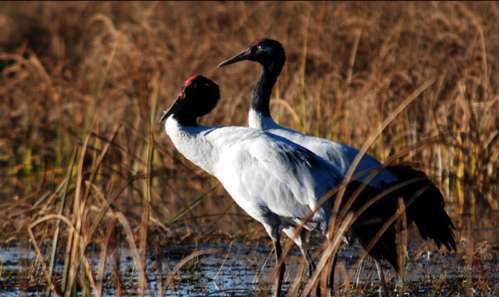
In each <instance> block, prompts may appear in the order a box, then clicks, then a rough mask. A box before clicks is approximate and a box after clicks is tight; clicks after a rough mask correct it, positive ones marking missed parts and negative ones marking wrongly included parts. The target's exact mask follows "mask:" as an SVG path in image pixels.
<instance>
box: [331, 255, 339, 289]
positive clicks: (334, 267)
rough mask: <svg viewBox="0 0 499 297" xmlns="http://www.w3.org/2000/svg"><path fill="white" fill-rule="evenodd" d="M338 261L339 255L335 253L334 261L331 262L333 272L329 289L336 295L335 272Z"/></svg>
mask: <svg viewBox="0 0 499 297" xmlns="http://www.w3.org/2000/svg"><path fill="white" fill-rule="evenodd" d="M337 261H338V257H337V255H334V258H333V261H332V262H331V272H330V274H329V289H330V291H331V292H330V295H331V296H334V274H335V272H336V262H337Z"/></svg>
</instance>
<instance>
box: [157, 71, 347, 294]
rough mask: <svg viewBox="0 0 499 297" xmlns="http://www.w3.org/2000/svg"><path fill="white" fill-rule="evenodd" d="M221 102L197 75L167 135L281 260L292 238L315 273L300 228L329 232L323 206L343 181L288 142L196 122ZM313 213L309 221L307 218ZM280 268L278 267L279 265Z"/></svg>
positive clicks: (175, 108)
mask: <svg viewBox="0 0 499 297" xmlns="http://www.w3.org/2000/svg"><path fill="white" fill-rule="evenodd" d="M218 98H219V92H218V86H217V85H216V84H215V83H213V82H212V81H210V80H208V79H207V78H204V77H202V76H194V77H191V78H189V79H188V80H187V81H186V82H185V83H184V88H183V90H182V92H181V94H180V95H179V97H178V98H177V100H176V101H175V103H174V104H173V105H172V107H171V108H170V109H169V110H168V111H166V112H165V113H164V114H163V116H162V118H161V121H164V120H166V123H165V131H166V133H167V134H168V136H169V137H170V139H171V141H172V142H173V144H174V146H175V147H176V148H177V150H178V151H179V152H180V153H182V155H183V156H184V157H185V158H187V159H189V160H190V161H191V162H193V163H194V164H196V165H197V166H199V167H201V168H202V169H203V170H205V171H206V172H208V173H210V174H212V175H213V176H215V177H216V178H217V179H218V180H219V181H220V182H221V183H222V185H223V186H224V188H225V189H226V190H227V192H228V193H229V194H230V195H231V197H232V198H233V199H234V201H235V202H236V203H237V204H238V205H239V206H240V207H241V208H242V209H244V211H245V212H246V213H247V214H248V215H250V216H251V217H252V218H254V219H255V220H257V221H258V222H260V223H261V224H262V225H263V227H264V228H265V230H266V232H267V233H268V234H269V236H270V237H271V238H272V241H273V243H274V248H275V252H276V256H277V261H279V258H280V257H281V246H280V231H283V232H284V233H285V234H286V235H288V236H289V237H291V238H292V239H293V240H294V242H295V244H296V245H297V246H298V247H299V248H300V251H301V253H302V255H303V256H304V257H305V259H306V261H307V262H308V264H309V271H310V272H311V271H312V269H313V263H312V260H311V257H310V255H309V253H308V251H307V248H306V246H305V245H306V242H305V240H304V235H305V234H304V232H300V233H299V236H298V237H294V233H295V227H297V226H299V225H302V224H304V227H305V229H307V230H312V229H315V228H317V227H319V228H320V230H321V231H322V233H323V234H326V232H327V226H328V223H329V216H330V209H331V204H332V201H331V199H329V200H327V202H326V203H324V204H323V205H318V201H319V200H320V199H321V198H322V197H323V196H324V195H325V194H326V192H328V191H330V190H332V189H333V188H334V187H335V186H337V185H338V184H339V183H340V182H341V181H342V176H341V174H340V173H339V172H338V171H337V170H336V169H335V168H334V167H333V166H332V165H331V164H330V163H329V162H327V161H325V160H324V159H322V158H321V157H319V156H317V155H315V154H314V153H312V152H310V151H309V150H307V149H306V148H304V147H302V146H300V145H297V144H295V143H293V142H291V141H289V140H287V139H285V138H283V137H280V136H277V135H273V134H271V133H267V132H264V131H262V130H260V129H253V128H246V127H227V126H225V127H224V126H218V127H206V126H200V125H198V124H197V118H198V117H200V116H202V115H204V114H206V113H208V112H209V111H211V110H212V109H213V108H214V107H215V105H216V103H217V101H218ZM311 212H314V215H313V216H312V218H311V219H310V220H307V221H305V219H306V217H307V215H308V214H310V213H311ZM276 263H277V262H276ZM283 274H284V265H280V266H279V274H278V278H277V280H276V291H275V292H274V294H275V295H274V296H279V292H280V287H281V283H282V278H283Z"/></svg>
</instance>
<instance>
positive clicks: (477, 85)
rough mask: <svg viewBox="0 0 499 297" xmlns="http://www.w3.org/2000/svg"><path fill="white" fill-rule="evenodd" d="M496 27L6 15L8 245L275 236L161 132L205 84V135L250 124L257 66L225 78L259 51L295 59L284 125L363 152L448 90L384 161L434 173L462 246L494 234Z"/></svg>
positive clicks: (25, 7)
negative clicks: (214, 91)
mask: <svg viewBox="0 0 499 297" xmlns="http://www.w3.org/2000/svg"><path fill="white" fill-rule="evenodd" d="M498 19H499V10H498V5H497V2H488V3H480V2H478V3H477V2H473V3H462V2H458V3H436V2H432V3H402V4H400V3H397V4H392V3H302V2H294V3H273V2H265V3H264V2H258V3H249V2H237V3H218V2H216V3H215V2H211V3H204V2H203V3H184V2H182V3H156V2H154V3H152V2H130V3H118V2H113V3H109V2H78V3H66V2H43V3H20V2H3V3H2V4H1V5H0V27H1V28H2V29H1V30H0V98H1V99H0V204H1V207H0V216H1V217H2V218H3V220H2V221H1V222H0V231H1V232H0V234H1V235H0V240H1V242H3V243H8V242H19V241H22V240H23V239H28V238H29V237H28V234H31V239H32V240H33V239H35V238H36V239H38V240H41V242H45V243H46V244H48V243H47V242H52V243H53V240H54V238H58V237H61V238H64V240H65V242H66V244H65V245H64V246H66V248H68V247H72V248H73V250H70V252H69V254H71V253H74V255H73V257H74V258H73V261H76V260H75V259H77V258H78V257H77V254H78V252H77V251H78V250H80V251H82V250H83V252H84V251H85V247H86V245H87V244H90V243H96V242H101V243H103V244H104V243H107V242H108V240H109V238H110V237H112V234H113V232H116V233H120V234H124V235H123V236H125V237H126V238H127V240H128V242H129V243H130V245H132V244H133V238H134V236H137V238H139V241H140V243H139V246H138V247H144V246H145V244H146V242H147V238H148V234H149V236H154V237H153V238H156V237H157V238H165V236H164V235H166V238H168V239H169V240H174V241H179V240H188V239H195V240H199V239H200V238H202V239H203V240H210V239H211V238H214V237H216V236H217V235H223V236H229V237H233V238H236V237H237V238H242V239H248V238H255V237H260V236H262V230H260V227H259V226H258V225H257V224H256V223H254V222H252V221H251V220H250V219H249V218H246V217H241V214H242V211H241V210H239V209H238V208H237V207H236V206H235V204H234V203H233V202H232V200H231V199H230V197H229V196H228V195H227V194H226V193H225V192H224V191H223V190H222V189H221V187H217V182H216V180H214V179H213V178H210V177H208V176H207V175H206V174H205V173H203V172H202V171H201V170H200V169H198V168H196V167H194V166H193V165H191V164H190V163H189V162H188V161H186V160H185V159H183V158H182V157H181V156H179V154H178V153H177V152H176V151H175V149H174V148H173V146H172V145H171V143H170V142H169V140H168V138H167V136H166V135H165V134H164V132H163V129H162V127H161V126H159V125H157V123H156V118H157V116H158V115H159V114H160V112H161V110H162V109H164V108H166V107H167V106H169V104H170V102H171V100H173V99H174V98H175V96H176V94H177V92H178V91H179V88H180V86H181V84H182V82H183V80H184V79H185V78H186V77H188V76H189V75H190V74H192V73H202V74H204V75H206V76H208V77H210V78H212V79H214V80H215V81H217V82H218V83H219V85H220V87H221V91H222V100H221V102H220V104H219V106H218V107H217V108H216V110H215V111H214V112H213V113H212V114H210V115H209V116H207V117H206V118H205V119H204V120H203V123H206V124H230V125H244V124H246V115H247V110H248V106H249V96H250V91H251V88H252V87H253V85H254V83H255V81H256V79H257V75H258V71H259V67H258V66H257V65H255V64H250V63H246V64H244V63H243V64H239V65H237V66H232V67H228V68H226V69H224V70H223V71H222V70H218V69H216V65H217V64H218V63H219V62H220V61H222V60H223V59H224V58H226V57H228V56H231V55H233V54H235V53H237V52H239V51H240V50H242V49H243V48H245V47H246V46H247V45H248V44H249V43H250V42H252V41H254V40H256V39H258V38H261V37H271V38H274V39H277V40H280V41H281V42H282V43H283V44H284V46H285V48H286V51H287V64H286V66H285V69H284V71H283V73H282V75H281V77H280V79H279V81H278V84H277V86H276V88H275V90H274V93H273V97H274V98H273V101H272V103H273V104H272V108H271V109H272V113H273V115H274V116H275V118H276V119H277V120H278V121H279V122H280V123H282V124H283V125H285V126H288V127H292V128H294V129H298V130H301V131H304V132H307V133H310V134H313V135H318V136H321V137H326V138H330V139H334V140H337V141H340V142H343V143H347V144H350V145H352V146H354V147H361V146H362V144H363V143H364V141H365V140H366V139H367V138H368V136H369V135H370V133H372V132H373V130H374V129H375V127H377V126H378V125H379V124H380V123H381V122H382V121H383V120H384V119H385V118H386V117H387V116H388V115H389V114H390V112H391V111H392V110H394V109H395V108H396V107H397V106H398V104H400V103H401V102H402V100H403V99H404V98H406V97H407V96H408V95H409V94H410V93H411V92H412V91H413V90H414V89H416V88H417V87H418V86H419V85H421V84H422V83H423V82H425V81H426V80H429V79H435V83H434V84H433V85H432V86H431V87H430V88H429V89H428V90H426V91H425V92H424V93H423V94H422V95H421V96H420V97H419V98H418V99H417V100H416V102H415V103H413V104H412V105H411V106H410V107H409V108H408V109H407V110H406V111H404V112H403V114H402V115H400V116H399V117H398V118H397V119H396V121H395V122H394V123H392V124H391V125H390V126H389V127H388V128H387V129H386V130H385V131H384V132H383V134H382V137H380V138H379V139H378V141H377V142H376V143H375V145H374V146H373V147H371V149H370V150H369V153H371V154H373V155H374V156H376V157H377V158H379V159H380V160H383V161H384V160H388V159H390V158H392V157H394V156H395V157H396V158H399V159H400V160H404V161H411V162H414V163H416V164H417V166H418V167H419V168H421V169H423V170H424V171H425V172H427V173H428V174H429V175H430V176H431V177H432V178H433V180H434V181H435V182H437V184H438V185H439V186H440V188H441V189H442V191H443V192H444V194H445V197H446V199H447V205H448V209H449V211H451V213H452V214H453V217H454V218H455V220H456V222H457V224H458V227H459V229H461V230H463V229H464V228H465V227H466V226H474V227H481V226H483V227H484V228H485V227H487V228H490V227H492V230H497V229H496V228H497V211H498V207H499V202H498V197H497V194H498V192H497V185H498V180H499V178H498V168H499V167H498V159H499V158H498V157H499V156H498V153H497V140H498V126H499V120H498V114H499V106H498V96H499V76H498V73H499V72H498V71H499V69H498V67H499V27H498V26H497V20H498ZM234 216H237V218H239V219H238V220H234ZM96 218H97V219H96ZM241 218H246V219H241ZM463 218H464V219H463ZM64 219H66V220H67V221H64ZM62 223H64V224H63V225H59V224H62ZM248 224H251V225H250V226H251V228H248V227H247V226H248ZM62 226H64V228H63V229H61V233H60V234H59V233H57V235H56V236H55V237H54V234H53V233H54V230H55V229H57V230H58V231H57V232H59V228H60V227H62ZM68 226H70V227H71V228H69V227H68ZM117 226H118V227H117ZM54 227H55V229H54ZM115 227H116V228H119V229H120V230H123V231H122V232H118V231H116V230H115ZM110 230H111V231H110ZM113 230H114V231H113ZM27 231H29V232H27ZM31 231H32V233H30V232H31ZM156 233H158V234H162V236H155V235H154V234H156ZM471 233H472V232H471V231H470V232H468V233H466V232H461V234H460V239H461V240H463V238H466V234H468V235H470V236H471ZM151 234H153V235H151ZM127 236H128V237H127ZM130 237H131V238H130ZM150 238H151V237H150ZM80 240H81V242H83V243H85V244H84V246H85V247H82V246H79V245H78V244H75V242H77V243H78V242H80ZM493 241H494V244H497V233H495V235H493ZM56 242H57V241H56ZM55 245H56V246H57V243H56V244H55ZM42 250H43V249H42ZM75 250H76V251H75ZM139 250H140V251H141V253H142V254H140V255H137V256H138V257H145V254H144V252H143V250H144V249H140V248H139ZM67 261H69V260H67ZM78 261H84V259H83V260H81V259H80V260H78ZM83 265H85V263H83ZM74 273H76V272H74ZM68 279H71V278H70V277H69V278H68ZM69 287H71V286H69Z"/></svg>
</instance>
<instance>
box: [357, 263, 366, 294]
mask: <svg viewBox="0 0 499 297" xmlns="http://www.w3.org/2000/svg"><path fill="white" fill-rule="evenodd" d="M364 261H365V258H364V259H363V260H362V262H360V265H359V267H358V268H357V271H356V272H355V286H356V287H358V286H359V283H360V274H361V273H362V268H363V267H364Z"/></svg>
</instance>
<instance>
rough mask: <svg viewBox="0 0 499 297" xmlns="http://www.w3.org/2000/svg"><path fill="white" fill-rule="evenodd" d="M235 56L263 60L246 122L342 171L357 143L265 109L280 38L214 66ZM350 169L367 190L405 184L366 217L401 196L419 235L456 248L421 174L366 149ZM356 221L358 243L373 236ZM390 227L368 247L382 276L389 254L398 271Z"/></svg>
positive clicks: (388, 211) (433, 190)
mask: <svg viewBox="0 0 499 297" xmlns="http://www.w3.org/2000/svg"><path fill="white" fill-rule="evenodd" d="M240 61H254V62H257V63H259V64H260V65H261V66H262V72H261V75H260V78H259V79H258V81H257V83H256V86H255V87H254V89H253V93H252V96H251V105H250V110H249V114H248V124H249V127H252V128H257V129H261V130H264V131H266V132H269V133H271V134H274V135H278V136H281V137H283V138H286V139H288V140H290V141H292V142H294V143H296V144H299V145H301V146H303V147H305V148H307V149H309V150H310V151H312V152H314V153H315V154H317V155H318V156H320V157H322V158H324V159H325V160H327V161H329V163H330V164H331V165H332V166H333V167H334V168H335V169H336V170H337V171H339V172H340V173H341V174H342V175H343V176H344V175H345V174H346V173H347V171H348V170H349V168H350V166H351V165H352V163H353V161H354V159H355V157H356V156H357V154H358V153H359V151H358V150H357V149H355V148H352V147H350V146H348V145H346V144H341V143H337V142H334V141H331V140H328V139H323V138H318V137H314V136H309V135H306V134H303V133H300V132H298V131H295V130H292V129H289V128H285V127H282V126H281V125H279V124H277V123H276V122H275V121H274V119H273V118H272V116H271V114H270V105H269V103H270V98H271V93H272V88H273V86H274V85H275V83H276V81H277V78H278V76H279V74H280V73H281V70H282V68H283V66H284V63H285V61H286V56H285V52H284V48H283V46H282V45H281V43H279V42H278V41H276V40H272V39H262V40H259V41H257V42H255V43H253V44H251V45H250V46H249V47H248V48H247V49H245V50H243V51H242V52H240V53H239V54H237V55H235V56H233V57H231V58H229V59H227V60H225V61H223V62H222V63H220V64H219V66H218V67H224V66H226V65H230V64H234V63H237V62H240ZM370 171H371V172H372V171H378V172H379V173H378V174H376V176H375V177H374V178H371V179H367V178H366V176H368V175H369V174H366V173H367V172H370ZM355 173H356V174H355V175H356V176H364V178H359V180H364V181H366V182H368V183H369V185H370V186H371V187H372V189H371V190H373V189H374V190H375V191H374V192H376V193H379V191H383V190H385V189H390V188H394V187H396V185H397V184H399V185H400V184H403V183H406V186H404V187H399V189H398V190H397V191H395V192H394V193H393V194H392V195H389V196H390V197H387V199H382V200H380V201H379V202H377V203H376V204H374V205H373V206H372V208H371V209H370V210H369V212H367V213H365V218H366V219H367V218H371V217H372V216H374V217H379V218H382V219H384V220H387V219H388V218H390V217H392V215H393V214H395V212H396V211H397V199H395V198H394V197H397V196H402V197H403V198H404V201H405V203H406V204H407V208H406V215H407V221H408V223H412V222H414V223H415V225H416V226H417V228H418V230H419V232H420V234H421V236H422V237H423V238H424V239H432V240H433V241H434V242H435V243H436V244H437V246H438V247H440V246H442V245H443V246H445V247H446V248H447V249H448V250H455V249H456V243H455V238H454V233H453V229H454V226H453V224H452V221H451V219H450V218H449V216H448V215H447V213H446V212H445V209H444V199H443V196H442V194H441V192H440V190H439V189H438V188H437V187H436V186H435V185H434V184H433V183H432V182H431V180H430V179H429V178H428V177H427V176H426V174H424V173H423V172H421V171H419V170H416V169H414V168H412V167H410V166H403V165H398V166H397V165H396V166H388V167H386V168H385V167H384V166H383V164H381V162H379V161H378V160H376V159H375V158H374V157H372V156H370V155H368V154H365V155H364V156H362V158H361V160H360V163H359V164H358V166H357V167H356V168H355ZM355 175H354V176H355ZM364 197H365V196H364ZM364 199H365V198H364ZM359 203H360V202H359ZM359 207H360V204H359ZM361 221H362V220H359V221H357V223H356V224H354V225H353V227H352V235H353V236H354V237H357V238H358V240H359V241H360V243H361V245H362V246H364V247H367V246H368V245H369V243H370V242H371V240H372V237H373V236H374V234H373V230H377V229H379V228H380V227H381V225H379V224H378V225H372V224H371V225H362V224H360V223H361ZM391 229H392V230H390V229H389V230H387V231H386V232H385V233H383V235H382V236H381V238H380V239H379V241H378V243H377V244H376V245H375V246H374V247H373V248H372V249H371V250H369V251H368V252H369V254H370V255H371V256H372V257H373V258H374V259H375V262H376V267H377V268H378V272H379V273H380V276H381V277H383V272H382V271H380V267H381V266H380V265H379V263H378V262H377V260H379V259H383V258H384V259H386V260H388V262H389V263H390V264H391V265H392V266H393V267H394V268H395V269H396V270H397V271H398V272H399V269H400V267H399V264H398V260H397V258H398V257H397V253H396V243H395V231H394V230H393V228H391ZM374 233H376V232H374ZM382 281H383V279H382Z"/></svg>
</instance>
